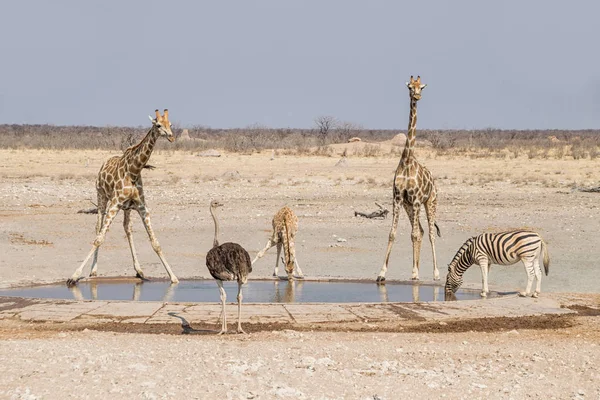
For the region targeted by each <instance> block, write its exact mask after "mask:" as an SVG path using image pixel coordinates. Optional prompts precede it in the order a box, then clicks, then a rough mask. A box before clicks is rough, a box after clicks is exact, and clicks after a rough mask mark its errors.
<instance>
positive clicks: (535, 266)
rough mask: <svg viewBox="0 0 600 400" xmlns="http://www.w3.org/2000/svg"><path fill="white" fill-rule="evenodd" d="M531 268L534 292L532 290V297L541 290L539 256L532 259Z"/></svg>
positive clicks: (536, 295)
mask: <svg viewBox="0 0 600 400" xmlns="http://www.w3.org/2000/svg"><path fill="white" fill-rule="evenodd" d="M533 269H534V272H535V279H536V284H535V292H533V294H532V296H533V297H536V298H537V297H538V296H539V294H540V292H541V291H542V270H541V269H540V258H539V256H538V257H536V258H535V259H534V260H533Z"/></svg>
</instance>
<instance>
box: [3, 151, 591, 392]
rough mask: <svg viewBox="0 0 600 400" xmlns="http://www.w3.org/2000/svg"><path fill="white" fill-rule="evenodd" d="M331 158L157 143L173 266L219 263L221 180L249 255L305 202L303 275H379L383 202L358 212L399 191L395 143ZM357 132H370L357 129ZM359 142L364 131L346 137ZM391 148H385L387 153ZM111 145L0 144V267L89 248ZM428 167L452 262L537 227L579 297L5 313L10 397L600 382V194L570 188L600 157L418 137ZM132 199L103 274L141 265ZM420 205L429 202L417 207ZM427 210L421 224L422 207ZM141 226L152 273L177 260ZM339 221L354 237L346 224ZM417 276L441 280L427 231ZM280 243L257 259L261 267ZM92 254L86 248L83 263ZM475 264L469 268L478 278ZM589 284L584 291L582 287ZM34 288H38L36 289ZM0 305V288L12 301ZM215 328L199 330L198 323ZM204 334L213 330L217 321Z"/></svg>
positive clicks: (152, 201)
mask: <svg viewBox="0 0 600 400" xmlns="http://www.w3.org/2000/svg"><path fill="white" fill-rule="evenodd" d="M364 145H365V144H364V143H352V144H349V145H339V146H337V147H335V152H336V155H335V156H334V157H294V156H276V157H275V158H274V159H273V160H271V159H270V158H271V152H270V151H268V152H264V153H262V154H255V155H243V156H240V155H235V154H227V153H224V154H222V156H221V157H219V158H206V157H198V156H197V154H195V153H189V152H188V153H186V152H168V151H162V152H157V153H155V154H154V155H153V156H152V164H153V165H155V166H156V167H157V168H156V169H155V170H152V171H144V184H145V188H146V197H147V201H148V204H149V207H150V209H151V211H152V214H151V215H152V222H153V227H154V229H155V232H156V235H157V237H158V239H159V241H160V243H161V246H162V248H163V250H164V252H165V254H166V257H167V260H169V262H170V264H171V267H172V268H173V270H174V272H175V273H176V274H177V275H178V276H179V277H180V278H197V277H205V278H208V277H209V274H208V271H207V270H206V267H205V262H204V257H205V255H206V252H207V251H208V250H209V249H210V247H211V245H212V235H213V226H212V221H211V219H210V215H209V213H208V205H209V201H210V199H213V198H219V199H220V200H222V201H223V202H224V203H225V207H223V210H222V212H221V220H222V226H221V237H220V239H221V241H223V242H224V241H234V242H238V243H240V244H242V245H243V246H244V247H245V248H246V249H247V250H248V251H249V253H250V254H251V256H254V255H255V254H256V252H258V251H259V250H260V249H262V247H263V246H264V244H265V243H266V241H267V238H268V235H269V229H270V225H271V218H272V216H273V214H274V213H275V212H276V211H277V210H278V209H279V208H280V207H281V206H283V205H286V204H287V205H289V206H291V207H292V208H293V209H294V210H295V211H296V213H297V214H298V217H299V221H300V222H299V232H298V237H297V243H296V252H297V256H298V260H299V262H300V264H301V266H302V270H303V271H304V273H305V275H308V276H313V277H315V276H316V277H344V278H353V279H373V280H374V279H375V277H376V276H377V273H378V272H379V268H380V267H381V264H382V261H383V256H384V252H385V246H386V245H387V236H388V234H389V229H390V224H391V220H390V218H387V219H383V220H368V219H364V218H359V217H354V211H355V210H360V211H365V210H375V209H376V208H377V206H375V202H377V203H379V204H382V205H383V206H384V207H386V208H388V209H391V207H390V205H391V204H390V203H391V180H392V176H393V171H394V169H395V167H396V165H397V162H398V159H397V157H396V156H394V157H392V156H382V157H369V158H358V157H352V156H350V157H348V159H347V163H346V165H345V166H344V167H335V164H336V163H337V162H338V161H339V158H340V157H339V154H341V152H342V151H343V150H344V148H349V149H350V150H349V151H348V154H351V155H352V154H354V153H353V149H354V147H351V146H364ZM357 148H358V147H357ZM354 150H355V149H354ZM388 150H389V149H388V148H385V149H384V151H385V152H387V151H388ZM112 154H113V153H109V152H103V151H100V152H92V151H33V150H32V151H30V150H28V151H22V150H11V151H8V150H0V254H2V256H1V257H0V276H1V278H2V279H1V283H0V285H1V286H2V287H10V286H14V285H21V284H27V283H34V282H35V283H40V282H55V281H57V280H66V278H67V277H69V276H70V275H71V274H72V273H73V271H74V270H75V268H76V267H77V266H78V265H79V263H80V262H81V261H82V259H83V257H84V256H85V255H86V254H87V252H88V251H89V249H90V248H91V243H92V241H93V239H94V229H95V221H96V216H94V215H86V214H78V213H77V211H78V210H81V209H86V208H90V207H91V206H92V205H91V203H90V200H92V201H95V193H94V179H95V175H96V173H97V170H98V169H99V167H100V165H101V163H102V162H103V160H104V159H106V158H107V157H108V156H110V155H112ZM418 156H419V158H420V160H421V161H422V162H423V163H424V164H425V165H427V167H428V168H429V169H430V170H431V171H432V173H433V175H434V176H435V177H436V182H437V186H438V189H439V205H438V210H439V211H438V224H439V225H440V227H441V229H442V237H441V238H438V239H437V241H436V253H437V257H438V262H439V269H440V272H441V275H442V279H443V278H444V277H445V269H446V268H445V266H446V264H447V263H448V262H449V261H450V259H451V258H452V256H453V255H454V253H455V252H456V250H457V249H458V248H459V247H460V245H461V244H462V243H463V242H464V240H466V239H467V238H468V237H470V236H473V235H476V234H478V233H481V232H483V231H487V230H505V229H510V228H516V227H527V228H531V229H535V230H536V231H538V232H539V233H540V234H541V235H542V237H543V238H544V239H545V241H546V242H547V243H548V247H549V252H550V256H551V267H550V275H549V276H544V277H543V282H542V296H543V295H544V293H545V292H561V293H562V292H570V294H568V295H564V298H563V299H562V301H561V303H562V304H564V306H565V307H569V308H571V309H573V310H576V311H578V315H577V316H560V317H559V316H557V317H549V316H536V317H529V318H485V319H468V320H462V321H449V322H447V323H446V325H444V324H439V323H438V324H427V323H426V322H423V321H419V323H418V324H415V325H414V326H413V327H411V326H408V327H403V328H402V329H400V328H401V327H399V326H397V325H394V324H387V325H386V324H373V325H372V326H361V327H360V328H356V326H352V325H351V324H349V325H344V324H333V325H329V326H327V325H315V326H311V327H308V328H306V330H304V331H300V330H297V329H296V328H294V330H292V329H289V328H290V327H287V326H267V325H264V326H255V327H248V328H246V327H245V328H246V329H247V330H248V331H250V334H249V335H225V336H215V335H213V334H210V333H211V332H214V330H215V329H216V328H217V327H215V326H196V325H192V328H191V329H194V330H196V331H190V333H192V334H182V332H183V331H184V328H183V327H182V326H176V325H171V326H169V327H167V326H164V325H160V326H148V327H144V328H140V326H139V325H136V324H113V325H108V324H102V325H99V326H91V327H88V326H79V327H76V328H73V329H71V328H68V327H66V326H65V325H60V324H24V323H19V324H17V323H15V322H14V321H7V320H3V321H1V322H0V360H2V362H0V398H15V399H20V398H23V399H37V398H48V399H54V398H57V399H65V398H142V399H159V398H181V397H183V396H185V397H191V398H223V399H226V398H227V399H240V398H241V399H254V398H256V399H270V398H305V399H314V398H320V399H338V398H353V399H354V398H356V399H396V398H401V397H405V398H417V397H418V398H425V397H432V398H439V397H447V398H486V399H487V398H515V399H517V398H525V397H531V398H544V399H546V398H557V399H563V398H581V399H583V398H599V397H600V385H599V384H598V383H597V382H598V381H600V371H599V368H598V361H597V360H598V359H600V358H599V356H600V351H599V344H600V343H599V339H600V335H599V332H600V329H599V327H600V317H599V315H598V309H599V305H600V301H599V300H600V296H598V295H595V296H590V295H584V293H598V292H599V290H598V285H597V281H598V280H597V268H596V259H597V254H598V250H597V238H598V237H599V234H600V225H599V224H598V220H599V218H598V217H600V205H599V202H598V200H599V199H600V198H599V197H598V196H599V195H598V194H597V193H582V192H578V191H573V190H572V188H573V187H585V186H594V185H596V186H597V171H598V168H599V167H600V160H590V159H585V160H566V159H562V160H551V159H548V160H543V159H534V160H528V159H527V158H526V157H523V158H520V159H509V158H506V159H497V158H477V159H471V158H468V156H467V155H461V156H456V157H453V156H443V157H442V156H437V155H435V154H434V153H433V152H428V150H427V149H425V148H421V149H419V153H418ZM121 221H122V217H120V216H119V217H117V220H116V222H115V224H114V225H113V226H112V228H111V230H110V232H109V233H108V235H107V240H106V242H105V243H104V245H103V246H102V249H101V251H100V261H99V274H100V275H101V276H121V275H124V276H133V275H134V274H135V273H134V270H133V267H132V263H131V255H130V253H129V248H128V246H127V242H126V240H125V236H124V232H123V228H122V222H121ZM424 222H425V221H424ZM425 227H426V225H425ZM134 232H135V233H134V240H135V242H136V246H137V251H138V254H139V258H140V262H141V264H142V268H143V269H144V272H145V274H146V275H148V276H151V277H158V278H164V277H165V275H166V273H165V271H164V268H163V267H162V265H161V264H160V262H159V260H158V258H157V257H156V255H155V254H154V253H153V251H152V248H151V246H150V245H149V243H148V240H147V237H146V235H145V232H144V230H143V227H142V225H141V223H140V221H139V218H138V217H134ZM339 238H343V239H345V240H346V241H345V242H344V241H338V239H339ZM421 253H422V259H421V270H420V275H421V279H423V280H424V281H427V282H429V281H431V277H432V267H431V265H432V262H431V250H430V247H429V243H428V241H427V240H426V239H425V240H424V242H423V248H422V252H421ZM275 254H276V251H275V250H274V249H273V250H271V251H270V252H268V253H267V255H266V256H265V257H264V258H263V259H261V260H260V261H259V262H258V263H257V264H255V266H254V267H253V272H252V276H251V278H252V277H254V278H260V277H268V276H270V275H271V273H272V268H273V266H274V264H275ZM411 259H412V251H411V242H410V229H409V225H408V221H407V219H406V217H405V216H404V215H402V216H401V219H400V227H399V231H398V237H397V240H396V243H395V245H394V249H393V252H392V257H391V264H390V269H389V272H388V275H387V277H388V279H408V278H410V273H411ZM88 272H89V266H88V267H87V268H86V269H85V270H84V273H88ZM525 282H526V277H525V272H524V268H523V266H522V265H520V264H518V265H515V266H507V267H499V266H493V267H492V270H491V273H490V284H491V289H492V290H502V291H517V290H523V288H524V285H525ZM480 285H481V281H480V274H479V271H478V270H477V269H476V268H472V269H470V270H469V271H468V273H467V274H466V276H465V286H468V287H474V288H479V287H480ZM578 293H581V295H578ZM24 301H26V300H24ZM1 306H2V305H1V304H0V307H1ZM205 331H207V332H205ZM205 333H206V334H205Z"/></svg>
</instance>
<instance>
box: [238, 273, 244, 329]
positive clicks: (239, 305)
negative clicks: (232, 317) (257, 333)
mask: <svg viewBox="0 0 600 400" xmlns="http://www.w3.org/2000/svg"><path fill="white" fill-rule="evenodd" d="M242 299H243V296H242V283H241V282H238V295H237V301H238V323H237V333H246V332H244V330H243V329H242Z"/></svg>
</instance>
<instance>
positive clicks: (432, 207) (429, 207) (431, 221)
mask: <svg viewBox="0 0 600 400" xmlns="http://www.w3.org/2000/svg"><path fill="white" fill-rule="evenodd" d="M436 203H437V200H436V197H433V196H432V197H430V200H429V201H428V202H427V203H425V213H426V214H427V224H428V225H429V243H431V253H432V259H433V280H435V281H437V280H439V279H440V271H439V270H438V267H437V258H436V256H435V213H436V208H437V207H436V206H437V204H436Z"/></svg>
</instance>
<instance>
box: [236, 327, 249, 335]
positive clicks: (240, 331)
mask: <svg viewBox="0 0 600 400" xmlns="http://www.w3.org/2000/svg"><path fill="white" fill-rule="evenodd" d="M237 333H239V334H242V335H247V333H246V331H244V330H243V329H242V328H239V329H238V330H237Z"/></svg>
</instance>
